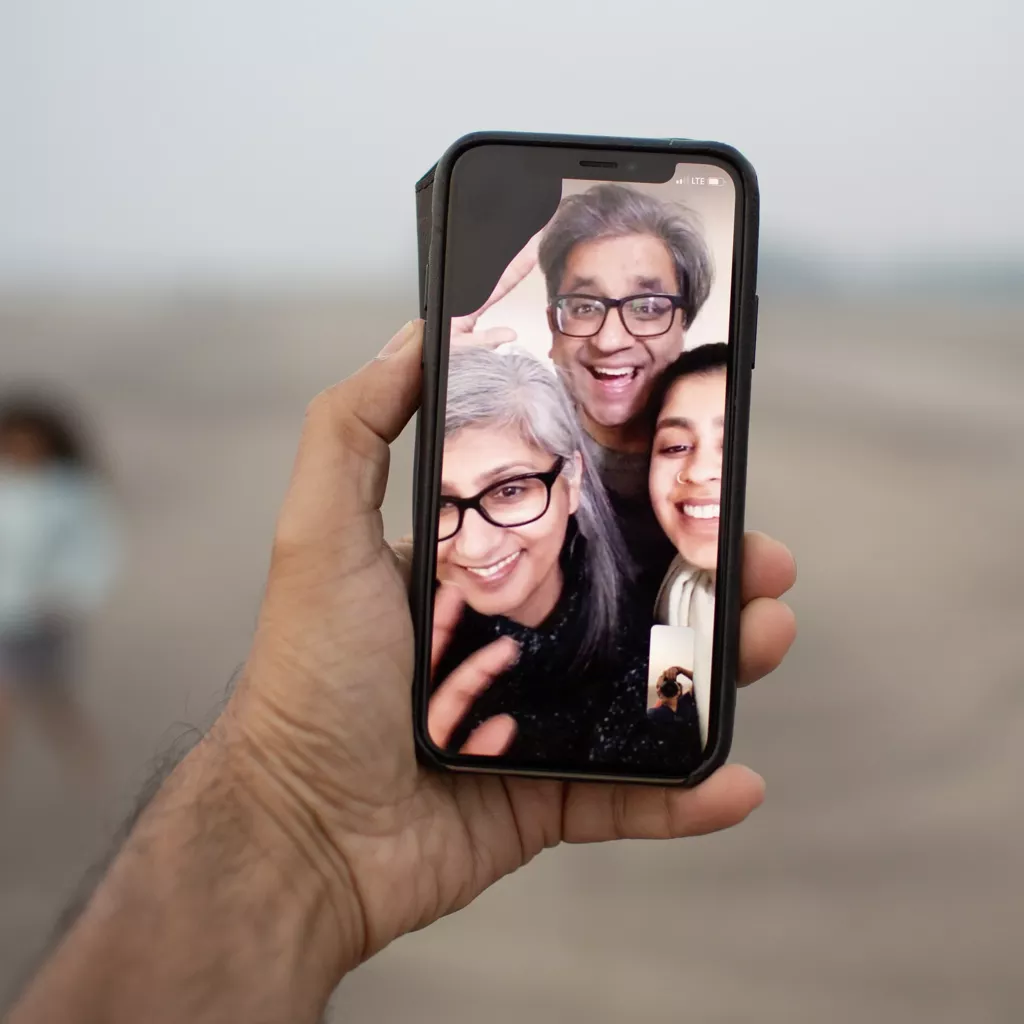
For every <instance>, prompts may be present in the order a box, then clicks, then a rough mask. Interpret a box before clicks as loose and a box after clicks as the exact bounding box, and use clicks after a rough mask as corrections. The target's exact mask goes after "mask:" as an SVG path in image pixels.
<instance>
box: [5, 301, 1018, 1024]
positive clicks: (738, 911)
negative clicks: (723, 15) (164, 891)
mask: <svg viewBox="0 0 1024 1024" xmlns="http://www.w3.org/2000/svg"><path fill="white" fill-rule="evenodd" d="M411 311H412V303H406V304H405V305H404V306H401V305H398V304H395V303H390V304H389V303H387V302H381V303H376V302H372V301H369V300H367V301H364V302H361V303H358V302H346V301H344V300H341V299H309V300H304V301H300V300H293V301H287V302H285V301H282V302H270V301H269V300H267V301H262V302H248V301H241V300H229V299H223V300H212V299H211V300H207V301H204V302H196V301H192V302H181V301H171V300H166V301H163V302H159V303H153V302H150V303H145V302H141V301H123V302H113V301H107V302H93V303H87V302H84V301H78V302H68V303H65V304H62V305H59V306H58V305H54V304H53V303H52V302H51V303H41V304H33V303H29V302H22V303H14V302H8V303H6V304H5V305H3V306H2V307H0V346H2V351H3V365H2V367H0V373H2V376H3V381H4V382H8V381H13V380H20V379H23V378H25V377H26V376H32V377H39V376H42V377H45V378H47V379H56V380H59V381H62V382H64V383H65V384H66V385H67V386H69V387H70V386H72V385H73V386H74V388H75V394H76V395H77V396H78V397H79V398H80V399H81V401H83V402H84V403H86V405H87V407H88V408H89V409H90V410H91V411H92V412H93V414H94V418H95V421H96V424H97V426H98V427H99V428H100V429H101V430H102V433H103V436H104V438H105V440H106V441H107V442H108V448H109V451H110V454H111V457H112V463H113V466H114V468H115V472H116V475H117V479H118V483H119V486H120V489H121V500H122V513H123V526H124V532H125V538H126V543H127V546H128V561H127V567H126V573H125V576H124V578H123V580H122V582H121V585H120V586H119V588H118V591H117V594H116V595H115V599H114V600H113V602H112V603H111V606H110V608H109V610H108V611H107V612H106V613H105V614H104V616H103V618H102V620H101V621H99V622H98V623H97V624H96V629H95V631H94V634H93V636H92V638H91V644H90V649H89V658H88V666H87V672H86V679H85V680H84V683H85V685H84V687H83V694H84V699H85V701H86V703H87V705H88V708H89V711H90V713H91V714H92V715H93V716H94V717H95V719H96V720H97V722H99V723H100V725H101V728H102V730H103V733H104V737H105V740H106V742H107V744H108V748H109V751H110V756H111V788H110V796H109V799H106V800H104V801H100V802H93V803H89V802H86V801H83V800H82V799H81V797H79V796H77V795H76V794H75V792H74V790H73V789H70V788H69V787H68V786H67V785H66V784H65V781H64V779H63V778H62V776H61V774H60V772H59V770H58V766H57V763H56V762H55V761H54V759H53V757H52V756H51V753H50V751H49V750H48V749H47V748H46V747H45V745H44V744H42V743H40V742H39V740H38V739H37V737H36V736H35V734H34V733H33V731H32V730H31V729H29V728H27V725H28V723H18V724H19V725H25V726H26V728H18V729H17V730H16V736H15V743H14V746H13V749H12V750H11V751H10V752H9V756H8V758H7V765H6V771H5V774H3V775H2V776H0V1005H3V1004H4V1002H5V1000H6V999H7V998H9V997H10V994H11V992H12V991H13V987H14V986H15V984H16V983H17V979H18V978H19V976H20V975H21V974H22V973H23V972H24V971H25V970H26V969H27V968H28V967H29V965H30V964H31V963H32V961H33V957H34V956H35V955H36V954H37V951H38V949H39V948H40V946H41V944H42V943H43V942H44V940H45V938H46V935H47V932H48V930H49V928H50V927H51V924H52V922H53V919H54V916H55V914H56V913H57V911H58V910H59V908H60V907H61V906H62V905H63V904H64V902H65V901H66V899H67V897H68V895H69V893H70V892H71V891H72V890H73V889H74V888H75V885H76V883H77V882H78V880H79V878H80V877H81V874H82V872H83V869H84V868H85V866H86V865H87V864H88V863H89V862H90V861H91V860H92V859H93V858H94V857H95V856H96V855H98V854H99V853H100V852H101V851H102V850H103V848H104V845H105V842H106V836H107V835H108V833H109V831H110V829H111V828H112V827H113V825H114V824H115V823H116V821H117V819H118V816H119V814H120V813H121V812H122V811H123V808H124V806H125V803H126V801H127V800H128V798H129V797H130V795H131V793H132V792H133V791H134V790H135V788H136V787H137V786H138V785H139V783H140V782H141V781H142V779H143V778H144V777H145V774H146V770H147V762H148V760H149V758H151V757H152V756H153V754H154V753H155V752H157V751H158V750H159V749H160V748H161V747H162V746H164V745H165V744H166V743H167V742H168V741H169V740H170V739H172V738H173V737H174V736H175V735H177V734H178V733H179V732H180V731H181V729H182V727H183V726H182V723H190V722H202V721H204V720H205V719H206V717H207V715H208V713H209V711H210V709H211V708H212V707H214V706H215V704H216V702H217V700H218V699H220V696H221V694H222V693H223V690H224V687H225V685H226V683H227V681H228V679H229V677H230V675H231V673H232V672H233V670H234V669H235V667H236V666H237V664H238V663H239V662H240V661H241V659H242V658H243V656H244V654H245V650H246V644H247V639H248V637H249V634H250V631H251V628H252V624H253V619H254V616H255V613H256V610H257V606H258V601H259V595H260V585H261V577H262V575H263V572H264V569H265V564H266V555H267V551H268V543H269V539H270V535H271V530H272V526H273V518H274V513H275V510H276V506H277V503H278V500H279V498H280V496H281V493H282V491H283V488H284V486H285V482H286V479H287V474H288V470H289V465H290V459H291V454H292V450H293V446H294V443H295V440H296V436H297V432H298V428H299V424H300V420H301V414H302V410H303V406H304V404H305V401H306V399H307V398H308V397H309V396H310V395H311V394H312V393H313V392H315V391H316V390H318V389H319V388H320V387H321V386H323V385H325V384H327V383H329V382H331V381H332V380H333V379H335V378H337V377H339V376H341V375H343V374H345V373H347V372H348V371H350V370H351V369H353V368H354V367H355V366H356V365H357V364H358V363H360V362H361V361H362V360H363V359H365V358H366V357H368V356H369V355H370V354H371V353H372V352H373V351H374V350H375V349H376V348H377V347H379V345H380V343H381V342H382V341H383V340H384V338H385V337H386V336H387V334H388V333H389V332H390V330H391V329H393V328H394V327H395V326H397V325H398V324H399V323H401V322H402V320H404V319H405V318H406V317H407V316H408V315H409V314H410V313H411ZM1022 342H1024V308H1018V309H1016V310H1014V309H1009V308H1007V309H1002V310H999V311H995V312H992V311H984V310H982V309H981V308H980V307H978V308H974V309H971V308H966V307H960V308H957V307H951V306H945V307H942V308H934V307H933V308H930V309H910V308H898V307H895V306H882V305H879V304H875V305H871V304H870V303H868V304H866V305H864V304H862V305H861V307H860V308H856V309H855V308H853V307H849V308H844V307H839V306H836V305H826V304H823V303H817V304H816V303H814V302H811V301H802V302H799V303H797V302H794V301H787V302H782V301H781V300H778V301H773V300H772V297H771V296H770V295H765V296H762V300H761V337H760V342H759V346H758V365H757V370H756V373H755V396H756V398H755V408H754V415H753V428H752V446H751V464H750V487H749V515H748V522H749V525H750V526H752V527H757V528H761V529H765V530H768V531H770V532H773V533H775V534H777V535H779V536H781V537H783V538H785V539H786V540H787V541H788V542H789V543H790V544H791V545H792V547H793V549H794V550H795V552H796V554H797V557H798V560H799V563H800V571H801V577H800V582H799V584H798V587H797V589H796V590H795V592H794V594H793V596H792V600H793V604H794V606H795V607H796V609H797V611H798V614H799V618H800V629H801V635H800V639H799V642H798V645H797V647H796V648H795V649H794V651H793V653H792V656H791V657H790V659H789V661H788V662H787V663H786V665H785V667H784V669H783V670H782V671H780V672H779V673H778V674H777V675H776V676H775V677H774V678H773V679H771V680H770V681H767V682H765V683H763V684H760V685H758V686H757V687H756V688H755V689H753V690H750V691H748V692H747V693H746V694H744V695H743V698H742V700H741V707H740V712H739V723H738V734H737V740H736V744H735V756H736V758H737V759H742V760H744V761H745V762H747V763H749V764H751V765H753V766H754V767H756V768H757V769H758V770H759V771H761V772H762V773H763V774H764V775H765V776H766V778H767V780H768V800H767V802H766V804H765V806H764V807H763V808H761V809H760V810H759V811H758V812H757V813H756V814H755V815H754V816H753V817H752V818H751V819H750V821H749V822H747V823H746V824H744V825H743V826H742V827H740V828H738V829H735V830H733V831H732V832H730V833H728V834H724V835H719V836H714V837H708V838H704V839H700V840H696V841H689V842H680V843H674V844H653V843H622V844H618V845H613V846H605V847H600V848H592V849H579V848H563V849H560V850H557V851H553V852H550V853H547V854H545V855H544V856H542V857H541V858H540V859H539V860H537V861H536V862H535V863H534V864H532V865H531V866H530V867H528V868H527V869H526V870H524V871H522V872H521V873H520V874H518V875H517V876H515V877H513V878H511V879H507V880H506V881H504V882H502V883H501V884H499V885H498V886H496V887H495V888H494V889H493V890H492V891H490V892H489V893H487V894H486V895H485V896H484V897H483V898H481V899H480V900H479V901H477V903H476V904H475V905H474V906H472V907H470V908H469V909H467V910H465V911H463V912H462V913H460V914H458V915H456V916H454V917H452V918H449V919H447V920H446V921H444V922H442V923H440V924H438V925H437V926H435V927H432V928H430V929H429V930H428V931H426V932H423V933H420V934H418V935H414V936H410V937H408V938H406V939H404V940H402V941H400V942H398V943H396V944H395V945H394V946H393V947H391V948H390V949H389V950H387V951H386V952H385V953H384V954H382V955H381V956H379V957H377V958H376V959H375V960H373V961H372V962H370V963H369V964H367V965H365V966H364V967H363V968H361V969H360V970H358V971H357V972H355V973H354V974H353V975H352V976H351V977H349V978H348V979H347V980H346V981H345V982H344V983H343V985H342V987H341V988H340V990H339V992H338V994H337V997H336V1000H335V1013H336V1015H337V1019H338V1020H339V1021H340V1020H346V1021H373V1022H378V1021H380V1022H390V1021H407V1020H415V1021H417V1022H418V1024H435V1022H437V1024H463V1022H467V1024H468V1022H474V1024H475V1022H479V1021H487V1022H489V1024H506V1022H508V1024H512V1022H514V1024H520V1022H521V1021H522V1020H524V1019H532V1020H536V1021H540V1022H545V1024H546V1022H565V1024H569V1022H577V1021H579V1022H586V1024H619V1022H632V1021H644V1022H661V1021H665V1022H669V1021H679V1020H687V1021H699V1022H701V1024H726V1022H730V1024H731V1022H746V1021H758V1022H759V1024H775V1022H779V1024H805V1022H806V1024H820V1022H822V1021H828V1022H830V1024H846V1022H850V1024H854V1022H856V1024H863V1022H864V1021H868V1020H870V1021H884V1022H890V1021H891V1022H908V1021H924V1022H928V1024H947V1022H949V1024H954V1022H955V1024H962V1022H964V1021H970V1022H972V1024H988V1022H1010V1021H1018V1020H1020V1019H1022V1018H1024V972H1022V971H1021V949H1022V948H1024V886H1022V884H1021V881H1020V865H1021V864H1022V863H1024V799H1022V797H1021V795H1020V794H1021V787H1020V781H1019V779H1020V776H1021V769H1022V768H1024V753H1022V751H1024V688H1022V686H1021V682H1022V674H1024V629H1022V623H1024V547H1022V546H1021V545H1020V543H1019V530H1020V525H1021V523H1024V475H1022V470H1024V456H1022V452H1024V401H1022V400H1021V398H1020V389H1021V382H1022V380H1024V344H1022ZM410 445H411V438H410V437H409V436H408V435H407V436H405V437H403V439H402V441H401V442H400V444H399V446H398V451H397V453H396V457H395V460H394V470H393V486H392V489H391V491H390V492H389V496H388V505H387V509H386V512H387V520H388V528H389V531H390V532H391V533H392V534H397V533H399V532H401V531H403V530H404V529H405V528H406V526H407V523H408V509H409V500H410V495H409V486H410V480H411V472H410Z"/></svg>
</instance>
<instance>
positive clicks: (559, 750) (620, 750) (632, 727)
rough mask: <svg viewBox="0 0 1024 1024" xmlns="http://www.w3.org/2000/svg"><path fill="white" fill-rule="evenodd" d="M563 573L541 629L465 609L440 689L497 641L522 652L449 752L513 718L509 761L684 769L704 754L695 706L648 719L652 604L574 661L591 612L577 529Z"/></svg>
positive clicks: (442, 666)
mask: <svg viewBox="0 0 1024 1024" xmlns="http://www.w3.org/2000/svg"><path fill="white" fill-rule="evenodd" d="M562 571H563V578H564V583H563V587H562V595H561V597H560V598H559V600H558V603H557V604H556V605H555V608H554V610H553V611H552V612H551V614H550V615H549V616H548V617H547V619H546V620H545V621H544V622H543V623H541V624H540V625H539V626H538V627H536V628H530V627H527V626H522V625H520V624H519V623H517V622H513V621H512V620H511V619H507V618H505V617H504V616H492V617H487V616H483V615H480V614H479V613H478V612H475V611H474V610H473V609H471V608H468V607H467V608H466V609H465V612H464V614H463V617H462V621H461V622H460V623H459V625H458V626H457V627H456V629H455V631H454V634H453V637H452V640H451V643H450V645H449V647H448V649H447V650H446V651H445V653H444V655H443V657H442V659H441V661H440V663H439V664H438V667H437V671H436V673H435V685H439V684H440V683H441V682H442V681H443V680H444V679H445V678H447V676H448V675H449V674H450V673H451V672H453V671H454V670H455V668H456V667H457V666H458V665H460V664H461V663H462V662H463V661H465V660H466V658H468V657H469V656H470V655H471V654H473V652H474V651H477V650H479V649H480V648H482V647H484V646H486V645H487V644H489V643H491V642H492V641H493V640H496V639H497V638H498V637H502V636H510V637H512V638H513V639H514V640H516V641H517V642H518V643H519V645H520V656H519V660H518V661H517V662H516V664H515V665H513V666H512V667H511V668H510V669H508V670H507V671H506V672H504V673H503V674H502V675H500V676H499V677H498V678H497V679H495V680H494V682H493V683H492V684H491V685H490V687H488V689H487V690H485V691H484V693H483V694H481V696H480V697H479V698H477V700H476V702H475V703H474V705H473V707H472V708H471V709H470V712H469V714H468V715H467V716H466V718H465V719H463V721H462V722H461V723H460V725H459V726H458V727H457V728H456V729H455V731H454V732H453V734H452V737H451V740H450V742H449V745H448V750H449V751H450V752H452V753H454V752H456V751H458V750H459V749H461V747H462V745H463V744H464V743H465V742H466V740H467V739H468V737H469V735H470V733H471V732H472V731H473V730H474V729H475V728H476V727H477V726H478V725H480V724H481V723H483V722H484V721H486V720H487V719H488V718H491V717H493V716H494V715H500V714H508V715H511V716H512V717H513V718H514V719H515V721H516V726H517V731H516V736H515V739H514V740H513V743H512V746H511V747H510V748H509V750H508V751H507V752H506V754H505V755H503V758H502V761H503V762H505V763H507V764H509V765H510V766H512V765H515V766H524V767H529V766H531V765H541V764H542V765H543V766H545V767H548V768H560V769H565V770H573V769H587V768H589V769H591V770H593V769H595V768H600V769H601V770H605V771H609V772H614V771H615V770H616V769H621V770H622V771H624V772H629V771H644V770H646V771H657V772H658V773H660V774H671V775H683V774H685V773H686V772H687V771H689V770H690V769H691V768H692V767H694V766H695V764H696V763H697V762H698V761H699V757H700V729H699V726H698V723H697V716H696V712H695V711H694V714H693V715H692V716H678V717H677V718H676V719H675V720H674V721H672V722H660V721H658V720H657V719H655V720H651V719H650V718H648V715H647V654H648V646H649V637H650V632H649V630H650V622H651V615H650V611H649V609H647V608H646V607H640V608H637V607H636V606H634V607H627V608H626V609H625V610H624V614H623V616H622V619H623V621H622V623H621V626H620V628H619V630H618V635H617V636H615V637H613V638H611V639H610V642H609V644H608V650H607V651H606V652H605V653H604V654H602V655H600V656H597V657H595V658H593V659H592V660H591V661H590V663H589V664H587V665H585V666H580V665H579V664H578V663H577V664H574V663H576V662H578V659H577V653H578V652H579V650H580V647H581V643H582V640H583V637H584V635H585V623H586V615H587V600H586V596H587V578H586V541H585V539H584V538H583V537H582V536H581V535H579V534H578V533H576V531H575V529H573V530H570V533H569V535H568V536H567V538H566V545H565V547H564V548H563V551H562ZM625 603H626V604H627V606H628V605H630V604H632V602H629V601H626V602H625Z"/></svg>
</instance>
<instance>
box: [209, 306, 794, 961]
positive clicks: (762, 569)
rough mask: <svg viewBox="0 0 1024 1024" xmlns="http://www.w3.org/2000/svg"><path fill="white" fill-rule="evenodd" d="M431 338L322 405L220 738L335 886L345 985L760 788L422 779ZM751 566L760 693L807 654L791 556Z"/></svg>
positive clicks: (749, 556) (747, 571) (746, 580)
mask: <svg viewBox="0 0 1024 1024" xmlns="http://www.w3.org/2000/svg"><path fill="white" fill-rule="evenodd" d="M421 338H422V334H421V326H420V325H410V326H409V327H408V328H406V329H405V330H404V331H403V332H401V333H400V334H399V335H396V337H395V339H393V341H392V342H391V343H389V345H388V346H387V347H386V348H385V351H384V352H383V353H382V357H381V358H378V359H377V360H375V361H374V362H372V363H370V364H369V365H367V366H365V367H363V369H362V370H360V371H359V372H358V373H356V374H355V375H354V376H352V377H351V378H349V379H348V380H346V381H343V382H342V383H341V384H338V385H336V386H335V387H333V388H331V389H329V390H328V391H326V392H324V393H323V394H321V395H320V396H319V397H317V398H316V399H314V401H313V402H312V404H311V405H310V407H309V411H308V414H307V418H306V424H305V428H304V431H303V436H302V440H301V443H300V447H299V453H298V456H297V460H296V464H295V469H294V473H293V477H292V481H291V485H290V488H289V491H288V493H287V496H286V498H285V501H284V505H283V508H282V511H281V514H280V518H279V521H278V525H277V532H276V536H275V542H274V550H273V557H272V563H271V568H270V573H269V579H268V582H267V589H266V594H265V598H264V603H263V607H262V610H261V614H260V621H259V626H258V629H257V634H256V637H255V639H254V642H253V647H252V651H251V654H250V657H249V660H248V663H247V666H246V669H245V672H244V673H243V678H242V680H241V682H240V684H239V687H238V690H237V691H236V693H235V695H234V697H233V698H232V700H231V702H230V703H229V707H228V711H227V714H226V715H225V717H224V724H223V727H222V731H223V733H224V734H225V736H226V737H227V738H228V740H229V741H230V745H231V748H232V749H233V750H236V751H237V752H238V754H237V757H236V758H235V760H236V761H237V763H238V771H239V773H240V774H241V777H242V779H243V783H242V784H243V785H244V786H245V787H246V789H247V790H248V791H251V792H253V793H254V794H256V796H257V799H256V800H255V801H254V802H255V804H256V805H257V806H260V807H265V808H266V811H267V818H268V820H270V821H271V822H272V823H273V827H274V828H275V829H276V830H277V833H278V834H279V835H280V842H282V843H284V844H286V845H287V846H288V848H289V850H291V849H292V848H293V847H294V848H296V849H297V850H298V851H299V852H300V854H301V859H302V862H303V863H308V864H309V865H310V870H311V871H316V872H318V873H319V874H320V875H322V877H323V880H324V884H325V885H326V887H327V889H328V891H329V893H330V895H331V897H332V904H331V905H332V907H333V908H334V913H335V915H336V917H337V929H338V934H339V935H341V936H342V937H343V945H344V960H343V962H342V963H339V964H338V965H337V969H338V970H339V971H343V970H345V969H347V968H349V967H352V966H354V965H355V964H357V963H359V962H360V961H361V960H363V959H365V958H366V957H368V956H370V955H372V954H373V953H375V952H376V951H377V950H379V949H381V948H382V947H384V946H385V945H387V944H388V943H389V942H390V941H392V940H393V939H394V938H396V937H397V936H399V935H401V934H403V933H405V932H408V931H412V930H414V929H417V928H420V927H423V926H424V925H426V924H428V923H430V922H431V921H433V920H435V919H437V918H438V917H441V916H442V915H445V914H448V913H450V912H452V911H454V910H457V909H459V908H460V907H463V906H464V905H466V904H467V903H469V902H470V901H471V900H472V899H473V898H474V897H476V896H477V895H478V894H479V893H480V892H481V891H482V890H483V889H485V888H486V887H487V886H489V885H491V884H492V883H494V882H495V881H496V880H497V879H499V878H501V877H502V876H503V875H506V874H508V873H509V872H511V871H514V870H515V869H516V868H518V867H520V866H522V865H523V864H525V863H526V862H527V861H529V860H530V859H531V858H532V857H534V856H535V855H536V854H537V853H539V852H540V851H541V850H543V849H545V848H546V847H550V846H554V845H556V844H557V843H559V842H574V843H576V842H595V841H601V840H608V839H617V838H627V837H631V838H648V839H651V838H669V837H678V836H687V835H697V834H701V833H706V832H711V831H715V830H717V829H721V828H726V827H729V826H731V825H734V824H736V823H738V822H739V821H741V820H742V819H743V818H745V817H746V816H747V815H748V814H749V813H750V812H751V811H752V810H753V809H754V808H755V807H757V806H758V805H759V804H760V802H761V800H762V798H763V792H764V785H763V782H762V780H761V779H760V777H759V776H757V775H755V774H754V773H753V772H752V771H750V770H749V769H747V768H743V767H741V766H739V765H728V766H726V767H723V768H721V769H719V770H718V771H717V772H715V773H714V775H713V776H712V777H711V778H709V779H708V780H706V781H705V782H703V783H701V784H700V785H699V786H696V787H695V788H693V789H687V790H684V789H676V788H672V789H661V788H658V787H646V786H628V785H617V784H594V783H590V784H580V783H563V782H559V781H554V780H536V779H526V778H503V777H501V776H497V775H479V774H461V773H437V772H432V771H429V770H426V769H424V768H423V767H421V766H420V765H419V763H418V762H417V758H416V752H415V749H414V744H413V736H412V729H411V720H412V707H411V681H412V674H413V628H412V621H411V618H410V614H409V606H408V598H407V594H406V587H405V583H404V581H403V575H402V572H401V571H400V564H401V563H400V559H399V558H398V557H397V556H396V555H395V553H394V552H393V551H392V549H391V548H389V547H388V545H387V544H386V543H385V540H384V535H383V523H382V519H381V514H380V506H381V503H382V501H383V498H384V491H385V486H386V482H387V471H388V445H389V444H390V443H391V442H392V441H393V440H394V439H395V438H396V437H397V436H398V434H399V433H400V432H401V430H402V428H403V427H404V426H405V424H406V422H407V421H408V420H409V418H410V417H411V416H412V414H413V412H414V411H415V408H416V406H417V404H418V401H419V395H420V386H421V384H420V351H421ZM743 568H744V572H743V588H742V589H743V603H744V609H743V613H742V618H741V644H740V665H739V670H740V678H741V682H744V683H746V682H751V681H753V680H755V679H757V678H759V677H761V676H763V675H765V674H767V673H768V672H771V671H772V670H773V669H775V668H776V667H777V666H778V665H779V663H780V662H781V660H782V658H783V656H784V655H785V653H786V650H787V649H788V648H789V646H790V643H791V642H792V640H793V637H794V633H795V625H794V619H793V615H792V612H791V611H790V610H789V609H788V608H787V607H786V606H785V605H784V604H782V603H781V602H779V601H778V600H776V599H777V598H778V597H780V596H781V595H782V594H783V593H785V592H786V591H787V590H788V589H789V588H790V587H791V586H792V584H793V582H794V579H795V566H794V563H793V559H792V557H791V556H790V554H789V552H788V551H787V550H786V549H785V548H784V547H783V546H782V545H781V544H779V543H777V542H775V541H772V540H770V539H768V538H767V537H764V536H761V535H758V534H750V535H748V536H747V538H746V543H745V549H744V567H743ZM491 667H492V668H494V667H496V666H494V665H492V666H491ZM436 711H437V707H436V705H435V708H434V712H435V720H436V718H437V715H436ZM487 725H490V723H485V726H487Z"/></svg>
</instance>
